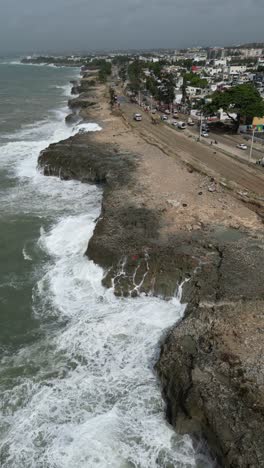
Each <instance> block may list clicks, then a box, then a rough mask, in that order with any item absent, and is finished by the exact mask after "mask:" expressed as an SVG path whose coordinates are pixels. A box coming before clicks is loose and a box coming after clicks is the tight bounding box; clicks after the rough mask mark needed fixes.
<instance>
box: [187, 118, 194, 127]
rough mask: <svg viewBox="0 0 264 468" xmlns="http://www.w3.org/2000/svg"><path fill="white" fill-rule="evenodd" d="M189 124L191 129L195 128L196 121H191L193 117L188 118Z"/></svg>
mask: <svg viewBox="0 0 264 468" xmlns="http://www.w3.org/2000/svg"><path fill="white" fill-rule="evenodd" d="M187 123H188V125H190V127H193V126H194V121H193V120H192V119H191V117H189V118H188V121H187Z"/></svg>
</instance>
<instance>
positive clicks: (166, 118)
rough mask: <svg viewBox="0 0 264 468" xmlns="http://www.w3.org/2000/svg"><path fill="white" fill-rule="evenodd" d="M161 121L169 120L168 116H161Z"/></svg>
mask: <svg viewBox="0 0 264 468" xmlns="http://www.w3.org/2000/svg"><path fill="white" fill-rule="evenodd" d="M160 118H161V120H168V116H167V115H166V114H163V115H161V116H160Z"/></svg>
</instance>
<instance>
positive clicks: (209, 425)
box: [39, 97, 264, 468]
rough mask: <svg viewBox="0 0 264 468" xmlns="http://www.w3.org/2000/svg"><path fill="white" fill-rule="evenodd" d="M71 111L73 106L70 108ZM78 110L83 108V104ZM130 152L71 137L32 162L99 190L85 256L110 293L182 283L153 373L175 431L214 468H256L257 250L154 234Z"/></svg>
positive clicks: (201, 237)
mask: <svg viewBox="0 0 264 468" xmlns="http://www.w3.org/2000/svg"><path fill="white" fill-rule="evenodd" d="M74 101H75V102H74V104H73V108H75V107H76V108H77V107H81V106H80V105H79V104H78V106H77V103H79V102H81V101H82V97H80V99H79V98H77V100H74ZM84 107H85V106H84ZM139 163H140V160H139V157H138V156H137V155H136V154H128V153H122V152H120V151H119V150H118V148H117V147H115V146H113V145H105V144H99V143H98V142H97V141H95V139H94V138H93V136H92V135H87V134H78V135H76V136H74V137H71V138H69V139H68V140H65V141H62V142H59V143H57V144H53V145H50V146H49V148H47V149H46V150H45V151H43V152H42V153H41V155H40V157H39V166H40V168H41V169H42V170H43V171H44V174H45V175H56V176H59V177H61V178H63V179H78V180H80V181H82V182H93V183H100V184H102V186H103V188H104V189H103V201H102V212H101V215H100V217H99V220H98V221H97V224H96V228H95V231H94V234H93V236H92V238H91V240H90V242H89V245H88V248H87V252H86V254H87V255H88V256H89V258H90V259H92V260H94V261H95V262H97V263H98V264H100V265H101V266H102V267H104V268H105V271H106V274H105V277H104V280H103V282H104V284H105V285H106V286H114V291H115V294H117V295H129V294H130V295H131V296H134V295H137V294H138V292H145V293H146V294H148V293H152V294H159V295H162V296H163V297H164V298H165V299H166V298H169V297H171V296H172V295H173V294H174V293H175V285H177V283H178V284H179V283H181V282H182V281H183V280H185V279H188V282H186V283H185V285H184V294H183V300H184V301H185V302H188V307H187V310H186V315H185V318H184V319H183V320H182V321H181V323H180V324H179V325H178V326H177V327H175V328H174V329H173V330H172V331H171V332H170V333H169V335H168V337H167V339H166V340H165V343H164V344H163V346H162V351H161V356H160V359H159V362H158V364H157V371H158V374H159V376H160V379H161V383H162V388H163V392H164V396H165V398H166V400H167V402H168V410H167V413H168V418H169V420H170V421H171V422H172V424H173V425H175V427H176V428H177V430H179V431H181V432H188V433H191V434H193V435H194V437H201V436H205V437H206V438H207V439H208V441H209V443H210V445H211V446H212V447H213V449H214V451H215V453H217V454H218V456H219V459H220V460H222V462H223V465H224V466H227V467H232V468H238V467H239V468H246V467H248V468H249V467H250V468H256V467H262V466H263V467H264V445H263V437H264V433H263V432H264V430H263V409H264V368H263V333H264V327H263V325H264V323H263V314H264V287H263V273H262V272H263V265H264V246H263V243H262V242H261V241H260V240H258V239H253V238H252V237H251V236H250V233H238V235H237V237H236V240H234V239H233V236H230V238H229V236H228V231H226V232H225V234H227V235H225V236H223V238H225V240H224V241H219V236H217V235H215V232H214V228H213V226H212V228H211V229H210V230H199V231H195V230H194V231H192V232H188V231H186V232H183V231H181V232H178V233H177V232H176V233H174V234H173V235H168V236H167V237H164V236H160V230H161V227H162V213H161V212H160V211H159V209H158V208H157V209H153V207H152V208H150V207H149V206H148V203H147V201H146V200H145V198H144V197H143V196H142V190H143V188H142V187H141V185H140V183H139V181H138V180H137V167H138V164H139Z"/></svg>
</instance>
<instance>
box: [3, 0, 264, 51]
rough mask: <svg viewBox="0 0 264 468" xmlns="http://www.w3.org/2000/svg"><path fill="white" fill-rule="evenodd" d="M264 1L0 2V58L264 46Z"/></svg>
mask: <svg viewBox="0 0 264 468" xmlns="http://www.w3.org/2000/svg"><path fill="white" fill-rule="evenodd" d="M263 19H264V0H0V53H1V54H4V53H6V52H14V53H15V52H28V53H30V52H34V51H35V52H41V51H42V52H45V51H58V52H60V51H65V52H67V51H77V50H81V51H86V50H92V49H126V48H157V47H172V48H174V47H175V48H179V47H188V46H192V45H228V44H234V43H241V42H254V41H264V29H263Z"/></svg>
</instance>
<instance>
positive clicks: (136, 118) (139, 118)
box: [134, 114, 142, 122]
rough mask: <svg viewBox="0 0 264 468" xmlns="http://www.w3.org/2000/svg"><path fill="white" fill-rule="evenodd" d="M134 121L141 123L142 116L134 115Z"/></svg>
mask: <svg viewBox="0 0 264 468" xmlns="http://www.w3.org/2000/svg"><path fill="white" fill-rule="evenodd" d="M134 120H135V121H136V122H141V120H142V115H141V114H134Z"/></svg>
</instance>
